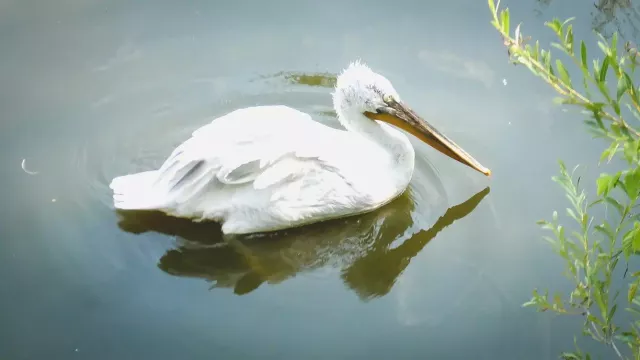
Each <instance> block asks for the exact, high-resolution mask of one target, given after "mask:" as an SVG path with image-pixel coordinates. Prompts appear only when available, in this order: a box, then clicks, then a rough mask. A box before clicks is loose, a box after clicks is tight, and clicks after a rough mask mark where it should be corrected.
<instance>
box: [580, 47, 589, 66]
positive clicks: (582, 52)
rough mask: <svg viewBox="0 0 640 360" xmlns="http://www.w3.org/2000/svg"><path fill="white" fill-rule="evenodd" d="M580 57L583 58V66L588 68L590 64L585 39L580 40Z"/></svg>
mask: <svg viewBox="0 0 640 360" xmlns="http://www.w3.org/2000/svg"><path fill="white" fill-rule="evenodd" d="M580 58H581V59H582V66H583V67H584V68H585V69H587V70H588V69H589V65H588V64H587V46H586V45H585V44H584V41H583V40H580Z"/></svg>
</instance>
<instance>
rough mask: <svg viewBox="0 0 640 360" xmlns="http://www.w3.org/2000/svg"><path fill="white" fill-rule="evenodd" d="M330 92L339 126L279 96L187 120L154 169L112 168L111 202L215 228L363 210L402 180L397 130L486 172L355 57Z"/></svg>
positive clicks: (407, 175)
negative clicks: (121, 171) (120, 172)
mask: <svg viewBox="0 0 640 360" xmlns="http://www.w3.org/2000/svg"><path fill="white" fill-rule="evenodd" d="M332 96H333V106H334V108H335V111H336V113H337V115H338V120H339V122H340V124H341V125H342V126H343V127H344V130H342V129H335V128H332V127H329V126H325V125H323V124H320V123H318V122H315V121H313V120H312V118H311V116H309V115H308V114H305V113H303V112H300V111H298V110H295V109H293V108H290V107H287V106H282V105H272V106H255V107H249V108H243V109H238V110H235V111H232V112H230V113H228V114H226V115H223V116H221V117H219V118H216V119H214V120H213V121H212V122H211V123H209V124H206V125H204V126H202V127H201V128H199V129H196V130H195V131H194V132H193V133H192V136H191V137H190V138H189V139H187V140H186V141H185V142H184V143H182V144H181V145H179V146H178V147H176V148H175V150H174V151H173V152H172V153H171V154H170V155H169V157H168V158H167V159H166V160H165V162H164V163H163V164H162V165H161V166H160V168H159V169H157V170H151V171H144V172H139V173H135V174H130V175H124V176H118V177H115V178H114V179H113V180H112V182H111V184H110V188H111V189H112V191H113V201H114V207H115V208H116V209H120V210H151V211H161V212H164V213H165V214H167V215H169V216H174V217H183V218H189V219H192V220H193V221H203V220H211V221H217V222H219V223H220V224H221V225H222V232H223V233H224V234H250V233H263V232H271V231H276V230H282V229H287V228H293V227H299V226H303V225H307V224H311V223H315V222H320V221H326V220H329V219H335V218H341V217H347V216H353V215H357V214H362V213H365V212H370V211H373V210H375V209H378V208H380V207H381V206H383V205H385V204H387V203H389V202H391V201H392V200H394V199H395V198H396V197H398V196H399V195H401V194H402V193H403V192H404V191H405V189H406V188H407V187H408V185H409V182H410V181H411V178H412V176H413V170H414V160H415V159H414V158H415V151H414V149H413V146H412V145H411V143H410V141H409V138H408V137H407V136H406V135H405V134H404V132H403V131H406V132H408V133H409V134H411V135H413V136H415V137H416V138H418V139H420V140H421V141H423V142H425V143H427V144H428V145H430V146H432V147H433V148H435V149H437V150H439V151H440V152H442V153H443V154H445V155H447V156H449V157H450V158H452V159H454V160H457V161H459V162H461V163H462V164H465V165H467V166H469V167H471V168H472V169H474V170H476V171H479V172H480V173H482V174H484V175H486V176H490V175H491V171H490V170H489V169H487V168H485V167H484V166H482V165H481V164H480V163H479V162H478V161H476V160H475V159H474V158H473V157H472V156H471V155H469V154H468V153H467V152H465V151H464V150H463V149H462V148H460V147H459V146H458V145H456V144H455V143H454V142H453V141H451V140H450V139H449V138H447V137H446V136H445V135H443V134H442V133H440V132H439V131H438V130H436V129H435V128H434V127H433V126H431V125H430V124H429V123H427V122H426V121H425V120H423V119H422V118H421V117H420V116H418V115H417V114H416V113H415V112H414V111H413V110H412V109H411V108H410V107H409V106H408V105H407V104H405V103H404V102H403V101H402V100H401V99H400V96H399V95H398V93H397V92H396V90H395V89H394V87H393V86H392V85H391V82H390V81H389V80H387V78H385V77H384V76H382V75H380V74H378V73H375V72H374V71H372V70H371V69H370V68H369V67H368V66H367V65H366V64H365V63H363V62H360V61H355V62H352V63H351V64H349V66H348V67H347V68H346V69H344V70H343V71H342V72H341V74H340V75H339V76H338V79H337V83H336V86H335V89H334V92H333V94H332Z"/></svg>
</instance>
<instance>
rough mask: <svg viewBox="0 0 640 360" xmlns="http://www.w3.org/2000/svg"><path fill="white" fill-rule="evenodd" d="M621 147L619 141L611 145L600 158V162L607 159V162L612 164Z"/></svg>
mask: <svg viewBox="0 0 640 360" xmlns="http://www.w3.org/2000/svg"><path fill="white" fill-rule="evenodd" d="M619 147H620V144H619V143H618V142H617V141H616V142H612V143H611V145H609V147H608V148H607V149H606V150H604V151H603V152H602V155H601V156H600V162H602V160H604V159H605V158H607V162H610V161H611V159H613V157H614V156H615V154H616V152H617V151H618V148H619Z"/></svg>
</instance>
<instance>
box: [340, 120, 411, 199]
mask: <svg viewBox="0 0 640 360" xmlns="http://www.w3.org/2000/svg"><path fill="white" fill-rule="evenodd" d="M338 119H339V120H340V123H341V124H342V126H344V127H345V129H347V130H348V131H350V132H352V133H354V134H357V135H360V136H362V137H364V138H365V139H367V140H369V141H370V142H372V143H374V144H375V145H377V146H379V147H380V148H382V149H383V150H384V152H385V153H387V154H388V155H389V158H388V160H389V163H388V166H391V167H392V168H391V169H389V170H392V171H393V173H392V174H385V176H392V177H394V178H395V182H396V183H397V186H398V187H399V188H400V187H402V188H404V187H406V186H407V185H408V184H409V181H411V177H412V175H413V167H414V163H415V151H414V149H413V146H412V145H411V142H410V141H409V138H407V136H406V135H405V134H403V133H402V132H401V131H400V130H398V129H396V128H394V127H393V126H391V125H389V124H386V123H383V122H380V121H374V120H371V119H369V118H367V117H366V116H364V114H362V113H361V112H358V111H353V112H346V113H343V112H342V111H338ZM403 190H404V189H403Z"/></svg>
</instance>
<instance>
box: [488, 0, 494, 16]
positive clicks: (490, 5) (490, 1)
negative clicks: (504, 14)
mask: <svg viewBox="0 0 640 360" xmlns="http://www.w3.org/2000/svg"><path fill="white" fill-rule="evenodd" d="M488 3H489V9H491V12H492V13H494V14H495V12H496V4H495V3H494V2H493V0H488Z"/></svg>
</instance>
